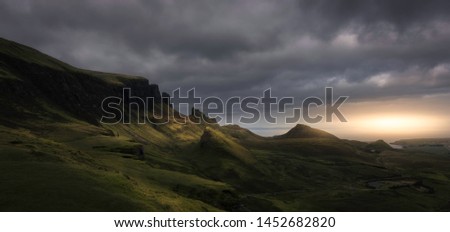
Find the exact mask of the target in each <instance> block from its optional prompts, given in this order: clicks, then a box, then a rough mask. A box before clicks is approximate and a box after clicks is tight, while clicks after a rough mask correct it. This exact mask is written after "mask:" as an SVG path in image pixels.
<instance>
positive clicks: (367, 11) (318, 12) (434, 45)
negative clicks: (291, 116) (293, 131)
mask: <svg viewBox="0 0 450 232" xmlns="http://www.w3.org/2000/svg"><path fill="white" fill-rule="evenodd" d="M449 12H450V2H449V1H444V0H442V1H439V0H435V1H418V0H417V1H414V0H413V1H406V0H397V1H388V0H384V1H382V0H380V1H369V0H368V1H353V0H335V1H326V0H300V1H293V0H286V1H281V2H280V1H271V0H234V1H209V0H200V1H172V0H160V1H156V0H155V1H139V0H130V1H120V0H96V1H87V0H80V1H61V0H58V1H56V0H54V1H35V0H20V1H15V0H6V1H5V0H4V1H1V2H0V36H2V37H5V38H7V39H12V40H15V41H18V42H21V43H25V44H27V45H30V46H33V47H36V48H38V49H40V50H42V51H44V52H46V53H49V54H51V55H53V56H55V57H57V58H59V59H62V60H64V61H66V62H68V63H71V64H73V65H75V66H80V67H83V68H88V69H95V70H102V71H111V72H121V73H127V74H135V75H140V76H144V77H147V78H149V79H150V80H151V82H154V83H158V84H160V85H161V87H162V88H163V89H164V90H165V91H170V90H172V89H175V88H178V87H182V88H185V89H190V88H192V87H196V88H197V90H198V91H199V92H200V93H201V94H202V95H216V96H223V97H226V96H230V95H239V96H247V95H260V94H261V93H262V91H263V90H264V89H266V88H269V87H270V88H272V89H273V92H274V94H276V95H278V96H299V97H304V96H306V95H311V94H312V95H318V94H321V93H322V92H323V88H324V87H325V86H333V87H335V88H337V90H336V91H337V92H339V94H342V95H349V96H350V97H351V99H352V100H353V101H365V100H373V99H379V98H399V97H405V96H423V95H433V94H440V93H448V92H450V46H449V44H450V13H449Z"/></svg>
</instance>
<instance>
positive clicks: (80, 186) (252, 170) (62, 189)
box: [0, 39, 450, 211]
mask: <svg viewBox="0 0 450 232" xmlns="http://www.w3.org/2000/svg"><path fill="white" fill-rule="evenodd" d="M124 87H129V88H131V89H132V90H133V94H135V95H136V96H140V97H153V98H155V99H157V101H156V104H157V106H156V108H157V109H161V108H162V109H167V111H168V112H169V113H170V114H173V115H176V117H179V118H186V119H187V123H186V124H178V123H176V122H173V121H170V122H169V123H167V124H162V125H156V124H151V123H150V122H147V123H146V124H137V123H131V124H122V123H119V124H114V125H105V124H101V123H99V120H100V118H101V115H102V113H101V110H100V104H101V101H102V100H103V99H104V98H105V97H107V96H120V94H121V93H122V88H124ZM161 96H162V93H161V92H160V90H159V88H158V86H157V85H155V84H149V83H148V80H147V79H145V78H142V77H134V76H127V75H120V74H109V73H101V72H94V71H88V70H82V69H78V68H75V67H72V66H70V65H68V64H65V63H63V62H61V61H58V60H56V59H54V58H52V57H50V56H47V55H45V54H43V53H40V52H39V51H37V50H34V49H32V48H29V47H26V46H24V45H20V44H17V43H14V42H12V41H8V40H5V39H0V211H449V210H450V198H449V197H448V196H449V195H450V170H448V167H449V165H450V156H445V155H439V156H437V155H435V156H430V155H429V154H427V153H422V152H419V151H407V150H395V149H391V148H390V147H389V145H387V144H386V143H384V142H383V141H377V142H375V143H364V142H356V141H347V140H341V139H339V138H337V137H336V136H334V135H331V134H329V133H327V132H325V131H321V130H318V129H314V128H311V127H309V126H306V125H297V126H295V127H294V128H293V129H292V130H290V131H289V132H288V133H286V134H285V135H280V136H275V137H270V138H269V137H261V136H258V135H256V134H253V133H252V132H251V131H249V130H247V129H245V128H241V127H239V126H236V125H227V126H220V125H218V124H206V123H202V122H201V121H200V123H194V122H191V121H189V118H192V117H190V116H184V115H181V114H179V113H177V112H175V111H173V110H172V109H171V108H170V105H169V104H167V102H163V101H162V100H161ZM167 111H164V112H167ZM131 113H132V116H133V117H139V116H140V115H139V114H138V113H137V112H131ZM386 145H387V146H386Z"/></svg>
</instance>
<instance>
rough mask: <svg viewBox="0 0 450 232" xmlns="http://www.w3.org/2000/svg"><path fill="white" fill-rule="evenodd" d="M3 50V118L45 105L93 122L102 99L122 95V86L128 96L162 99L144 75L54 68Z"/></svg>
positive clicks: (0, 77) (0, 92) (0, 52)
mask: <svg viewBox="0 0 450 232" xmlns="http://www.w3.org/2000/svg"><path fill="white" fill-rule="evenodd" d="M0 45H4V43H1V44H0ZM4 50H6V49H5V48H4V47H3V48H1V49H0V71H1V72H0V96H1V99H2V101H1V102H0V111H1V113H2V116H6V117H4V118H3V120H6V121H7V120H8V117H25V118H26V116H27V115H28V116H30V115H29V114H33V113H37V111H43V108H42V107H36V105H41V106H42V105H47V106H51V108H52V109H61V110H62V111H64V112H69V113H71V114H73V116H75V117H76V118H78V119H81V120H84V121H88V122H90V123H94V124H96V123H98V121H99V120H100V118H101V114H102V112H101V103H102V101H103V99H105V98H106V97H109V96H115V97H120V98H122V95H123V88H130V89H131V94H132V96H136V97H140V98H143V99H145V98H148V97H152V98H155V100H156V102H157V103H161V102H162V99H161V93H160V91H159V88H158V85H155V84H149V83H148V80H147V79H145V78H139V77H129V76H121V75H117V74H106V73H97V72H90V71H86V70H80V69H76V68H73V67H71V66H65V65H64V64H62V65H61V66H60V67H58V68H54V67H52V66H46V65H42V64H36V63H33V62H30V61H29V60H27V57H26V56H24V57H23V58H20V57H17V56H14V55H11V54H10V53H7V52H4ZM36 52H37V51H36ZM33 55H39V54H33ZM15 106H17V107H15ZM19 106H20V107H19ZM24 106H25V107H24ZM23 108H25V109H23ZM47 113H48V114H51V112H47Z"/></svg>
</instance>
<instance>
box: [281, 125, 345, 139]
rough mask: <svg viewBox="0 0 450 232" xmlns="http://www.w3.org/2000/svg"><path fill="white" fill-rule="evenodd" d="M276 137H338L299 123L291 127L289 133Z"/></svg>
mask: <svg viewBox="0 0 450 232" xmlns="http://www.w3.org/2000/svg"><path fill="white" fill-rule="evenodd" d="M275 137H276V138H283V139H285V138H333V139H337V137H336V136H334V135H332V134H330V133H328V132H325V131H323V130H319V129H315V128H312V127H310V126H307V125H304V124H297V125H296V126H295V127H294V128H292V129H290V130H289V131H288V132H287V133H285V134H283V135H279V136H275Z"/></svg>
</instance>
